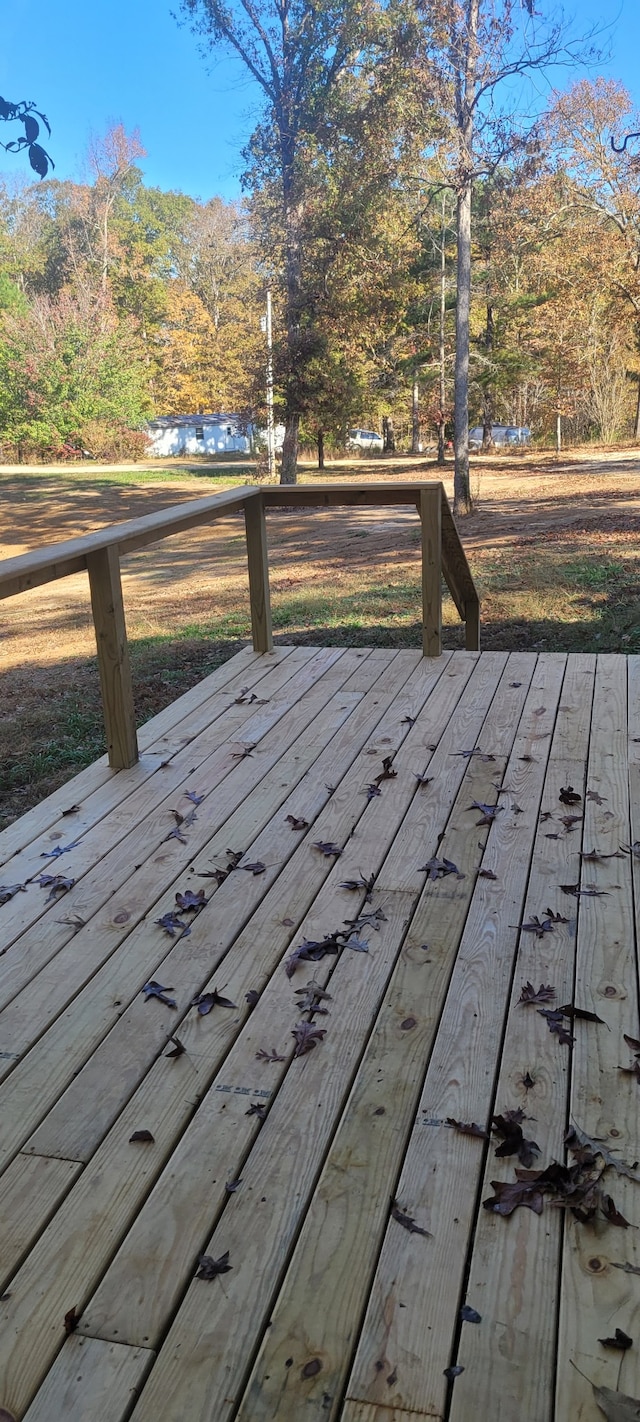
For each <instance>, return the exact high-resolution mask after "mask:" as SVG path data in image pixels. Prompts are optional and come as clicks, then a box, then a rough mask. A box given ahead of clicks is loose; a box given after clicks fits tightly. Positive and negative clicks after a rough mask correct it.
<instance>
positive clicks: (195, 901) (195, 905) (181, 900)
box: [176, 889, 207, 913]
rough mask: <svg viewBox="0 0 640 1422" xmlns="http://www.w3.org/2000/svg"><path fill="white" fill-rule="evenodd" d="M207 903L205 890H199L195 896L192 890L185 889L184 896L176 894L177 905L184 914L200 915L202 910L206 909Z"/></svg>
mask: <svg viewBox="0 0 640 1422" xmlns="http://www.w3.org/2000/svg"><path fill="white" fill-rule="evenodd" d="M206 902H207V900H206V898H205V892H204V889H198V892H197V894H194V892H193V890H192V889H185V891H184V893H183V894H181V893H177V894H176V903H177V905H178V908H179V909H182V911H183V913H186V912H191V913H198V912H199V910H200V909H202V908H204V906H205V904H206Z"/></svg>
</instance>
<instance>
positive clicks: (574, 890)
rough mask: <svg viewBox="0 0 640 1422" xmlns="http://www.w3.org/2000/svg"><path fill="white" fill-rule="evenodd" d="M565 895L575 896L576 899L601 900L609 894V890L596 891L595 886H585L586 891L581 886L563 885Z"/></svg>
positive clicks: (561, 886)
mask: <svg viewBox="0 0 640 1422" xmlns="http://www.w3.org/2000/svg"><path fill="white" fill-rule="evenodd" d="M560 888H561V889H562V892H563V894H573V897H574V899H601V898H604V896H605V895H606V894H608V892H609V890H608V889H596V887H595V885H594V884H587V885H585V887H584V889H581V888H580V885H579V884H561V885H560Z"/></svg>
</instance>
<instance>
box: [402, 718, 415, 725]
mask: <svg viewBox="0 0 640 1422" xmlns="http://www.w3.org/2000/svg"><path fill="white" fill-rule="evenodd" d="M417 719H418V717H417V716H403V717H402V720H401V722H400V725H401V726H415V724H416V721H417Z"/></svg>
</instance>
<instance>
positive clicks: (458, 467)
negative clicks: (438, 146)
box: [453, 176, 473, 514]
mask: <svg viewBox="0 0 640 1422" xmlns="http://www.w3.org/2000/svg"><path fill="white" fill-rule="evenodd" d="M457 239H458V259H457V301H456V364H455V376H454V399H455V470H454V476H453V493H454V510H455V512H456V513H457V514H469V513H473V500H472V498H471V484H470V480H469V313H470V308H471V177H470V176H469V177H468V178H467V179H466V181H465V182H464V184H463V185H462V186H461V189H460V192H459V193H458V211H457Z"/></svg>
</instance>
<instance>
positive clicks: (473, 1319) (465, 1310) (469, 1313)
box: [460, 1304, 482, 1323]
mask: <svg viewBox="0 0 640 1422" xmlns="http://www.w3.org/2000/svg"><path fill="white" fill-rule="evenodd" d="M460 1317H461V1319H462V1322H463V1323H482V1314H480V1313H478V1310H477V1309H475V1308H472V1307H471V1304H463V1305H462V1308H461V1309H460Z"/></svg>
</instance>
